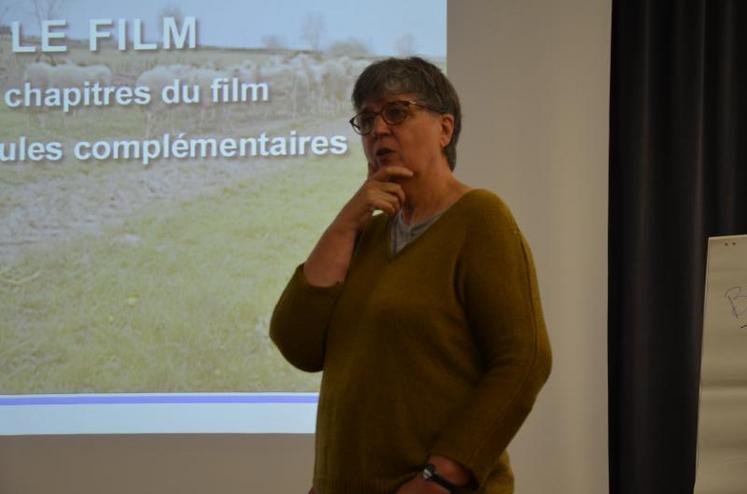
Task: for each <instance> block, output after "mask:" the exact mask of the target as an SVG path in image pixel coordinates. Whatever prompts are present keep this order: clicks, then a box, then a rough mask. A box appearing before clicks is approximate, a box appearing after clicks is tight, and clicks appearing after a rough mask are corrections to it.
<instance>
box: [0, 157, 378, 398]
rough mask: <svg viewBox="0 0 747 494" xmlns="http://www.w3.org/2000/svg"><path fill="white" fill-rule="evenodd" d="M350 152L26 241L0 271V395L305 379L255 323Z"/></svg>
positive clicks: (277, 386) (282, 384) (339, 193)
mask: <svg viewBox="0 0 747 494" xmlns="http://www.w3.org/2000/svg"><path fill="white" fill-rule="evenodd" d="M361 162H362V157H361V156H360V151H351V155H349V156H347V157H346V158H342V159H340V158H334V157H331V158H324V159H321V158H320V159H306V160H305V161H303V162H298V163H296V164H295V165H294V166H290V167H288V168H286V169H284V170H282V171H278V172H276V173H273V174H271V175H265V176H263V177H260V178H258V179H253V180H251V181H246V182H243V183H237V184H234V185H232V186H231V187H229V188H226V189H225V190H223V191H222V192H221V193H220V194H215V195H211V196H201V197H198V198H196V199H192V200H190V201H188V202H184V203H179V204H173V203H164V202H159V203H153V204H151V205H150V206H149V207H148V208H147V209H146V210H145V211H142V212H141V213H139V214H137V215H136V216H134V217H131V218H130V219H129V220H128V221H127V222H126V223H125V224H124V225H122V226H121V227H119V228H116V229H113V230H110V231H107V232H105V233H102V234H100V235H97V236H87V237H83V238H79V239H77V240H75V241H72V242H67V243H64V244H62V243H60V244H57V245H46V246H45V247H44V248H36V249H33V250H30V251H29V252H28V255H27V256H26V258H25V259H24V260H23V261H22V262H21V263H19V264H17V265H15V266H12V267H8V266H6V267H5V268H4V271H3V272H2V273H0V313H2V315H3V317H2V322H1V323H0V394H3V393H5V394H15V393H47V392H56V393H77V392H143V391H153V392H168V391H273V390H304V391H311V390H315V389H317V387H318V383H319V375H315V374H305V373H302V372H300V371H298V370H295V369H293V368H292V367H290V366H289V365H288V364H287V363H285V362H284V361H283V359H282V357H281V356H280V355H279V353H278V351H277V350H276V349H275V348H274V346H273V345H272V343H271V342H270V341H269V338H268V336H267V332H268V327H267V326H268V322H269V317H270V314H271V311H272V307H273V305H274V303H275V301H276V300H277V297H278V296H279V294H280V291H281V290H282V288H283V287H284V285H285V283H286V282H287V280H288V278H289V276H290V274H291V272H292V270H293V269H294V267H295V266H296V265H297V264H298V263H300V262H302V261H303V260H304V259H305V257H306V255H307V254H308V251H309V250H310V249H311V247H312V246H313V244H314V242H315V241H316V238H317V237H318V236H319V234H320V233H321V231H322V230H323V229H324V227H326V225H327V223H328V222H329V221H330V220H331V219H332V217H333V216H334V214H336V212H337V210H338V209H339V208H340V207H341V205H342V204H343V203H344V201H345V200H347V197H348V196H349V195H350V194H352V192H354V191H355V189H356V188H357V187H358V184H359V183H360V181H361V180H362V179H363V177H364V173H365V171H364V170H363V169H362V167H361V166H360V165H359V164H360V163H361ZM216 166H219V165H216ZM125 235H132V236H137V238H138V240H137V241H135V242H126V241H121V239H122V238H125V237H124V236H125ZM131 238H135V237H131Z"/></svg>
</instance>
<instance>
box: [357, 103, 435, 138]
mask: <svg viewBox="0 0 747 494" xmlns="http://www.w3.org/2000/svg"><path fill="white" fill-rule="evenodd" d="M402 103H406V105H405V108H406V109H407V110H408V113H407V116H405V118H403V119H402V120H400V121H399V122H390V121H389V120H387V119H386V117H385V116H384V111H385V110H386V109H387V108H388V107H392V106H394V105H397V104H402ZM410 105H413V106H419V107H421V108H424V109H426V110H428V111H432V112H434V113H438V114H442V112H440V111H438V110H436V109H435V108H433V107H431V106H429V105H426V104H423V103H421V102H419V101H416V100H414V99H397V100H393V101H387V102H386V103H384V105H382V107H381V109H380V110H379V111H370V110H365V111H362V112H358V113H356V114H355V115H353V118H351V119H350V120H348V122H349V123H350V126H351V127H353V130H354V131H355V133H356V134H358V135H361V136H367V135H368V134H370V133H371V132H373V129H374V125H373V123H375V122H376V117H378V116H379V115H381V118H382V119H383V120H384V122H386V124H387V125H399V124H401V123H402V122H404V121H405V120H407V118H408V117H410V116H411V115H412V113H410V112H409V108H410ZM364 113H369V114H372V115H373V120H371V123H372V125H371V130H369V131H368V132H361V128H360V127H359V126H358V125H357V124H356V123H355V119H356V118H358V117H359V116H361V115H363V114H364Z"/></svg>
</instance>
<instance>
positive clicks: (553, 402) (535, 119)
mask: <svg viewBox="0 0 747 494" xmlns="http://www.w3.org/2000/svg"><path fill="white" fill-rule="evenodd" d="M610 11H611V0H567V1H565V2H557V1H555V0H502V1H494V2H488V1H477V0H474V1H467V0H462V1H455V0H452V1H451V2H450V3H449V22H450V24H449V76H450V77H451V78H452V80H453V81H454V83H455V85H456V87H457V89H458V90H459V92H460V95H461V97H462V100H463V105H464V114H465V125H464V131H463V136H462V141H461V143H460V146H459V165H458V168H457V170H458V174H459V176H460V177H461V178H462V179H463V180H464V181H466V182H468V183H470V184H472V185H476V186H482V187H487V188H490V189H492V190H494V191H496V192H498V193H499V194H500V195H502V196H503V197H504V198H505V199H506V201H507V202H508V203H509V204H510V205H511V207H512V209H513V211H514V213H515V215H516V217H517V219H518V221H519V224H520V225H521V227H522V229H523V231H524V233H525V235H526V236H527V238H528V239H529V242H530V244H531V246H532V248H533V250H534V255H535V260H536V264H537V270H538V274H539V277H540V285H541V291H542V296H543V302H544V308H545V315H546V319H547V323H548V327H549V331H550V337H551V339H552V343H553V350H554V370H553V374H552V376H551V379H550V381H549V383H548V385H547V387H546V388H545V390H544V391H543V394H542V396H541V398H540V400H539V402H538V404H537V406H536V408H535V410H534V412H533V414H532V416H531V417H530V419H529V421H528V423H527V424H526V426H525V427H524V429H523V430H522V431H521V432H520V434H519V437H518V438H517V439H516V441H515V442H514V444H513V445H512V447H511V448H510V451H511V453H512V455H513V462H514V465H515V470H516V475H517V486H518V488H517V492H518V493H520V494H535V493H536V494H544V493H548V492H552V493H553V494H578V493H590V494H601V493H604V492H607V421H606V417H607V412H606V404H607V394H606V382H607V369H606V331H607V329H606V288H607V285H606V280H607V272H606V242H607V240H606V239H607V139H608V88H609V82H608V76H609V52H610V41H609V40H610V16H611V14H610ZM392 14H393V15H396V13H395V12H393V13H392ZM312 464H313V444H312V438H311V437H309V436H232V435H225V436H141V437H138V436H119V437H116V436H115V437H112V436H93V437H30V438H26V437H4V438H0V494H27V493H28V494H38V493H45V492H55V493H58V494H99V493H102V492H106V493H107V494H117V493H138V494H147V493H158V494H166V493H180V494H189V493H204V492H220V493H222V494H230V493H244V494H245V493H248V492H251V493H257V494H263V493H268V494H275V493H281V494H285V493H297V492H298V493H305V492H307V489H308V486H309V479H310V476H311V468H312Z"/></svg>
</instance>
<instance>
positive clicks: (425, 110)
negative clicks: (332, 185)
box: [270, 58, 550, 494]
mask: <svg viewBox="0 0 747 494" xmlns="http://www.w3.org/2000/svg"><path fill="white" fill-rule="evenodd" d="M353 104H354V106H355V109H356V111H357V112H358V113H357V114H356V116H355V117H353V118H352V119H351V121H350V122H351V124H352V125H353V128H354V129H355V130H356V131H357V132H358V133H359V134H361V136H362V137H361V139H362V144H363V149H364V151H365V155H366V159H367V160H368V179H367V180H366V181H365V183H364V184H363V185H362V186H361V188H360V189H359V190H358V191H357V192H356V194H355V195H354V196H353V197H352V198H351V199H350V201H349V202H348V203H347V204H346V205H345V206H344V207H343V208H342V210H341V211H340V212H339V214H338V215H337V217H336V218H335V219H334V220H333V221H332V223H331V224H330V226H329V227H328V228H327V230H326V231H325V232H324V234H323V235H322V237H321V238H320V239H319V241H318V243H317V245H316V247H315V248H314V249H313V251H312V252H311V254H310V255H309V257H308V259H307V260H306V262H305V263H303V264H302V265H301V266H299V267H298V268H297V270H296V272H295V273H294V275H293V277H292V279H291V280H290V282H289V284H288V286H287V287H286V289H285V291H284V292H283V294H282V296H281V298H280V300H279V301H278V304H277V307H276V308H275V312H274V314H273V318H272V323H271V330H270V332H271V336H272V339H273V341H274V342H275V344H276V345H277V346H278V348H279V349H280V351H281V352H282V353H283V355H284V356H285V358H286V359H287V360H288V361H289V362H290V363H292V364H293V365H295V366H296V367H298V368H300V369H302V370H305V371H310V372H315V371H320V370H323V371H324V373H323V376H322V386H321V391H320V397H319V407H318V412H317V413H318V415H317V431H316V463H315V470H314V483H313V485H314V487H313V488H312V492H314V491H316V492H317V493H318V494H353V493H355V494H368V493H371V494H379V493H381V494H384V493H386V494H391V493H395V492H396V493H398V494H419V493H423V494H425V493H433V494H437V493H441V494H443V493H446V492H480V493H486V494H487V493H489V494H506V493H512V492H513V476H512V473H511V468H510V466H509V463H508V456H507V454H506V451H505V450H506V446H507V445H508V443H509V441H510V440H511V438H512V437H513V436H514V434H515V433H516V431H517V430H518V428H519V426H520V425H521V423H522V422H523V421H524V419H525V417H526V415H527V414H528V413H529V411H530V409H531V407H532V404H533V403H534V400H535V398H536V395H537V393H538V392H539V389H540V388H541V386H542V385H543V383H544V382H545V380H546V379H547V376H548V374H549V370H550V348H549V343H548V340H547V334H546V331H545V327H544V322H543V319H542V312H541V308H540V302H539V296H538V291H537V283H536V279H535V274H534V268H533V265H532V260H531V255H530V253H529V249H528V248H527V246H526V243H525V241H524V239H523V237H522V235H521V233H520V232H519V230H518V228H517V226H516V224H515V222H514V220H513V218H512V216H511V214H510V212H509V210H508V209H507V207H506V206H505V205H504V204H503V203H502V202H501V201H500V199H498V198H497V197H496V196H495V195H493V194H492V193H490V192H487V191H485V190H478V189H472V188H470V187H468V186H467V185H465V184H463V183H460V182H459V181H458V180H457V179H456V178H455V177H454V175H453V174H452V170H453V169H454V166H455V164H456V143H457V140H458V137H459V131H460V128H461V112H460V107H459V100H458V98H457V95H456V92H455V91H454V88H453V87H452V85H451V84H450V83H449V81H448V80H447V79H446V77H445V76H444V75H443V73H442V72H441V71H440V70H439V69H438V68H437V67H435V66H434V65H432V64H430V63H428V62H426V61H424V60H422V59H420V58H409V59H388V60H383V61H380V62H377V63H374V64H373V65H371V66H369V67H368V68H367V69H366V70H365V71H364V72H363V73H362V74H361V76H360V77H359V78H358V80H357V82H356V85H355V88H354V90H353ZM376 210H379V211H382V212H383V214H378V215H373V212H374V211H376Z"/></svg>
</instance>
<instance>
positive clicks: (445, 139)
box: [439, 113, 454, 149]
mask: <svg viewBox="0 0 747 494" xmlns="http://www.w3.org/2000/svg"><path fill="white" fill-rule="evenodd" d="M452 135H454V115H451V114H450V113H444V114H443V115H441V137H440V139H439V143H440V144H441V149H443V148H445V147H446V146H448V145H449V143H450V142H451V136H452Z"/></svg>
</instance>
